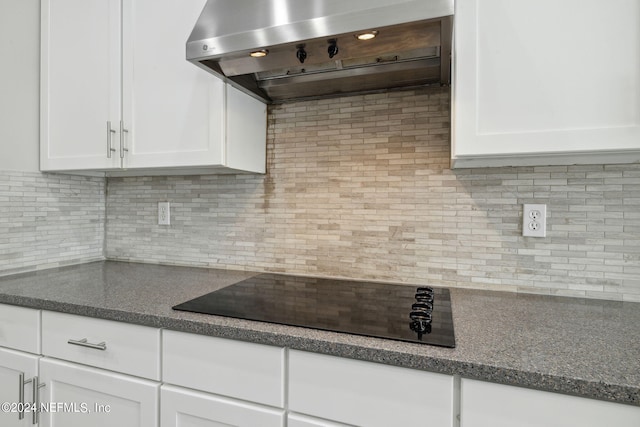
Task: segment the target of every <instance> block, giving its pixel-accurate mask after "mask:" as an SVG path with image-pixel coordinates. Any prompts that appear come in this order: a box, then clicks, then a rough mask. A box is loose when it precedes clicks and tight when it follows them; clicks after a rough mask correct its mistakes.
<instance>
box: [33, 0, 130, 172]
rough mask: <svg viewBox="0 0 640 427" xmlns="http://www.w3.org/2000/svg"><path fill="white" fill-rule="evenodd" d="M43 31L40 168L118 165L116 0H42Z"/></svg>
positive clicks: (118, 30)
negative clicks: (109, 128) (110, 147)
mask: <svg viewBox="0 0 640 427" xmlns="http://www.w3.org/2000/svg"><path fill="white" fill-rule="evenodd" d="M41 31H42V34H41V89H40V90H41V100H40V103H41V111H40V120H41V129H40V132H41V141H40V146H41V148H40V151H41V153H40V168H41V170H73V169H110V168H118V167H119V166H120V157H119V155H118V153H117V152H113V153H112V156H111V158H110V159H109V158H108V157H107V148H108V147H107V144H108V138H110V137H113V143H114V148H116V147H115V145H116V140H117V138H118V136H117V135H113V134H109V132H107V121H110V122H111V124H112V126H113V128H114V129H117V128H118V126H119V121H120V104H121V97H120V86H121V85H120V70H121V67H120V63H121V62H120V1H119V0H55V1H54V0H43V1H42V26H41Z"/></svg>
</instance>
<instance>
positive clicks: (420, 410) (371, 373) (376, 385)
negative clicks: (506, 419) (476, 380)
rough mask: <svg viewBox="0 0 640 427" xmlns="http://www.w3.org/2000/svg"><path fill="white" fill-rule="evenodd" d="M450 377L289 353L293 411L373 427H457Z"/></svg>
mask: <svg viewBox="0 0 640 427" xmlns="http://www.w3.org/2000/svg"><path fill="white" fill-rule="evenodd" d="M453 392H454V382H453V377H452V376H450V375H443V374H435V373H431V372H424V371H416V370H412V369H406V368H399V367H395V366H388V365H381V364H377V363H370V362H362V361H357V360H351V359H343V358H339V357H333V356H326V355H320V354H314V353H307V352H302V351H296V350H290V351H289V409H290V410H291V411H294V412H299V413H303V414H309V415H313V416H316V417H320V418H324V419H328V420H333V421H336V422H341V423H346V424H351V425H359V426H367V427H377V426H379V427H388V426H400V425H402V426H405V425H406V426H416V427H417V426H423V427H427V426H453V419H454V405H453Z"/></svg>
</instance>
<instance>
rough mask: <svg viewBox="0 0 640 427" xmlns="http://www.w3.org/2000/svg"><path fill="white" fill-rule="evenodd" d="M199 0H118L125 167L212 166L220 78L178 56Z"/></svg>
mask: <svg viewBox="0 0 640 427" xmlns="http://www.w3.org/2000/svg"><path fill="white" fill-rule="evenodd" d="M205 3H206V0H188V1H185V0H166V1H163V2H162V3H160V4H159V3H158V2H157V1H156V0H135V1H132V0H125V1H124V3H123V4H124V15H123V16H124V18H123V34H124V35H123V37H124V41H125V43H124V45H123V61H124V62H123V66H124V68H123V75H124V82H123V96H124V104H123V108H124V111H123V113H124V121H125V126H126V127H127V128H128V130H129V133H128V134H127V135H126V138H127V147H128V149H129V152H128V153H127V155H126V156H125V167H128V168H153V167H181V166H199V165H219V164H222V163H223V161H224V159H223V152H222V147H223V144H222V142H223V137H224V121H223V118H224V102H225V99H224V96H225V95H224V83H223V82H222V81H221V80H220V79H218V78H216V77H215V76H213V75H211V74H209V73H207V72H206V71H204V70H201V69H199V68H198V67H196V66H195V65H193V64H191V63H189V62H188V61H187V60H186V59H185V43H186V41H187V39H188V38H189V35H190V33H191V30H192V29H193V25H194V23H195V22H196V20H197V19H198V16H199V15H200V12H201V11H202V8H203V7H204V4H205Z"/></svg>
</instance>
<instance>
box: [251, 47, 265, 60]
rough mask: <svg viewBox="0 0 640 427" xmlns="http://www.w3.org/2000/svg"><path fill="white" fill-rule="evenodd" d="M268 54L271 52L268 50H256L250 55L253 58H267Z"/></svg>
mask: <svg viewBox="0 0 640 427" xmlns="http://www.w3.org/2000/svg"><path fill="white" fill-rule="evenodd" d="M268 54H269V51H268V50H267V49H260V50H254V51H253V52H251V53H250V54H249V55H251V57H252V58H262V57H264V56H267V55H268Z"/></svg>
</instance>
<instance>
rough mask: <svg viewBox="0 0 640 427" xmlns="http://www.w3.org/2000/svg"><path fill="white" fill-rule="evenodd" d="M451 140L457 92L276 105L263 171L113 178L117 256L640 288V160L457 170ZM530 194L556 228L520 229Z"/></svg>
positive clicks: (110, 244) (552, 289) (463, 281)
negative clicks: (530, 234) (161, 207)
mask: <svg viewBox="0 0 640 427" xmlns="http://www.w3.org/2000/svg"><path fill="white" fill-rule="evenodd" d="M449 150H450V94H449V90H448V89H443V88H425V89H418V90H410V91H400V92H390V93H381V94H372V95H356V96H349V97H344V98H340V99H325V100H313V101H302V102H297V103H291V104H283V105H274V106H271V107H270V112H269V129H268V149H267V157H268V165H267V170H268V173H267V175H265V176H261V175H216V176H184V177H140V178H112V179H109V180H108V184H107V185H108V195H107V222H106V256H107V258H110V259H118V260H130V261H142V262H152V263H166V264H179V265H194V266H206V267H219V268H228V269H247V270H260V271H274V272H287V273H293V274H305V275H317V276H330V277H348V278H355V279H373V280H384V281H394V282H402V283H429V284H432V285H439V286H440V285H441V286H452V287H475V288H485V289H496V290H507V291H518V292H528V293H543V294H553V295H567V296H583V297H590V298H605V299H614V300H629V301H640V280H638V274H639V273H640V243H639V242H640V212H639V210H638V205H639V201H640V184H638V182H639V180H640V165H589V166H553V167H517V168H487V169H475V170H472V169H466V170H450V169H449V158H450V157H449V155H450V153H449ZM162 200H168V201H170V202H171V210H172V218H171V225H170V226H168V227H167V226H159V225H157V218H156V210H157V202H158V201H162ZM523 203H546V204H547V205H548V212H549V218H548V237H547V238H545V239H535V238H525V237H522V236H521V225H520V224H521V209H522V204H523Z"/></svg>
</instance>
